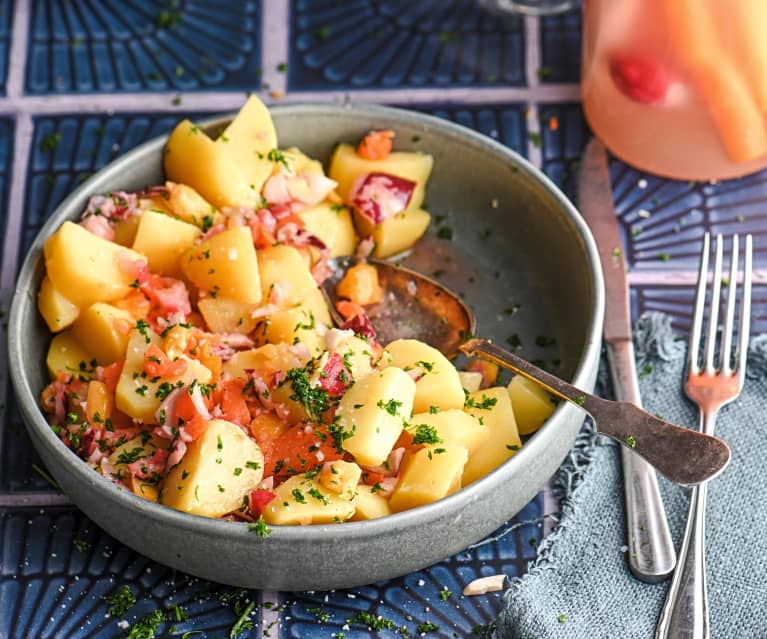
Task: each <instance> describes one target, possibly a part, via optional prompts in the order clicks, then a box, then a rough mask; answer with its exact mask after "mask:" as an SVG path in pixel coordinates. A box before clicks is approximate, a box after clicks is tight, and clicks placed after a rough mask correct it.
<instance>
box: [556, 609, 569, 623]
mask: <svg viewBox="0 0 767 639" xmlns="http://www.w3.org/2000/svg"><path fill="white" fill-rule="evenodd" d="M557 621H558V622H559V623H567V615H566V614H565V613H564V612H563V613H561V614H559V615H557Z"/></svg>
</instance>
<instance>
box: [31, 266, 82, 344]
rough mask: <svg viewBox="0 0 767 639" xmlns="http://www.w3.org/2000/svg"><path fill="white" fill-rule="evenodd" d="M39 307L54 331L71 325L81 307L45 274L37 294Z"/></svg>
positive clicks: (56, 331)
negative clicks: (61, 291)
mask: <svg viewBox="0 0 767 639" xmlns="http://www.w3.org/2000/svg"><path fill="white" fill-rule="evenodd" d="M37 308H38V309H39V310H40V315H42V316H43V319H44V320H45V323H46V324H48V328H50V329H51V332H52V333H58V332H59V331H61V330H64V329H65V328H66V327H67V326H69V325H71V324H72V322H74V321H75V320H76V319H77V316H78V315H79V314H80V308H79V307H78V306H75V305H74V304H73V303H72V302H70V301H69V300H68V299H67V298H66V297H64V296H63V295H62V294H61V293H60V292H59V291H58V289H57V288H56V287H55V286H54V285H53V283H52V282H51V280H50V278H49V277H48V276H45V277H44V278H43V282H42V284H40V292H39V293H38V295H37Z"/></svg>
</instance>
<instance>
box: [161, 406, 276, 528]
mask: <svg viewBox="0 0 767 639" xmlns="http://www.w3.org/2000/svg"><path fill="white" fill-rule="evenodd" d="M263 469H264V456H263V455H262V454H261V449H260V448H259V447H258V445H257V444H256V443H255V442H254V441H253V440H252V439H250V438H249V437H248V436H247V435H246V434H245V433H244V432H243V431H242V429H241V428H240V427H239V426H237V424H233V423H232V422H228V421H225V420H223V419H214V420H212V421H211V422H210V423H209V424H208V428H207V429H206V430H205V432H204V433H203V434H202V435H201V436H200V437H198V438H197V439H196V440H194V441H193V442H190V443H189V444H187V451H186V455H184V458H183V459H182V460H181V462H179V464H178V465H177V466H174V467H173V468H172V469H171V471H170V472H169V473H168V475H167V476H166V478H165V483H164V484H163V487H162V493H161V494H160V503H162V504H165V505H166V506H170V507H171V508H175V509H176V510H181V511H183V512H187V513H192V514H195V515H202V516H204V517H221V516H222V515H225V514H226V513H228V512H231V511H233V510H236V509H237V508H239V507H240V506H241V505H242V498H243V496H245V495H247V494H248V493H249V492H250V491H251V490H252V489H254V488H255V487H256V486H257V485H258V483H259V482H260V481H261V479H262V477H263V474H264V470H263Z"/></svg>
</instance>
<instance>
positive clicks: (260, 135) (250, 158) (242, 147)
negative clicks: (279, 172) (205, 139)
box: [215, 95, 277, 191]
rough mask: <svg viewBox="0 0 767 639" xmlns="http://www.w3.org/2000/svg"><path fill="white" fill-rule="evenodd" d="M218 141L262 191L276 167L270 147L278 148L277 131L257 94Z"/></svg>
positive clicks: (245, 174) (246, 176) (257, 188)
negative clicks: (270, 153) (270, 158)
mask: <svg viewBox="0 0 767 639" xmlns="http://www.w3.org/2000/svg"><path fill="white" fill-rule="evenodd" d="M215 144H216V146H218V147H220V148H221V152H222V153H225V154H226V155H227V156H229V157H230V158H231V159H232V160H233V161H234V162H235V163H236V164H237V166H238V167H239V169H240V170H241V171H242V174H243V175H244V176H245V178H246V179H247V180H248V181H249V183H250V184H252V185H253V187H254V188H255V189H256V190H257V191H260V190H261V188H262V187H263V185H264V182H266V180H267V178H268V177H269V176H270V175H271V174H272V170H273V168H274V165H273V163H272V162H271V161H269V159H268V154H269V151H271V150H272V149H276V148H277V131H276V130H275V128H274V123H273V122H272V116H271V114H270V113H269V109H267V108H266V105H265V104H264V103H263V102H262V101H261V100H259V99H258V98H257V97H256V96H255V95H252V96H250V97H249V98H248V100H247V102H245V104H244V105H243V106H242V108H241V109H240V111H239V112H238V113H237V115H236V116H235V118H234V120H232V122H231V123H230V124H229V126H228V127H226V129H225V130H224V132H223V133H222V134H221V135H220V136H219V138H218V139H217V140H216V142H215Z"/></svg>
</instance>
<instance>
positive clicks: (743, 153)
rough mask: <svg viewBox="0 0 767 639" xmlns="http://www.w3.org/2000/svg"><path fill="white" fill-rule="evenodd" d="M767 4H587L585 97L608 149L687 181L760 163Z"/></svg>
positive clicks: (764, 147)
mask: <svg viewBox="0 0 767 639" xmlns="http://www.w3.org/2000/svg"><path fill="white" fill-rule="evenodd" d="M766 29H767V1H765V0H587V2H585V6H584V35H583V70H582V99H583V107H584V110H585V113H586V117H587V119H588V122H589V124H590V126H591V127H592V129H593V130H594V132H595V133H596V134H597V135H598V136H599V137H600V138H601V139H602V140H603V141H604V143H605V144H606V145H607V147H608V148H609V149H610V150H611V151H612V152H613V153H615V154H616V155H617V156H619V157H620V158H621V159H623V160H625V161H626V162H628V163H630V164H632V165H634V166H636V167H638V168H640V169H643V170H646V171H649V172H652V173H658V174H661V175H665V176H668V177H673V178H680V179H685V180H711V179H722V178H729V177H736V176H740V175H745V174H747V173H752V172H754V171H756V170H758V169H761V168H763V167H765V166H767V35H765V33H767V31H766Z"/></svg>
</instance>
